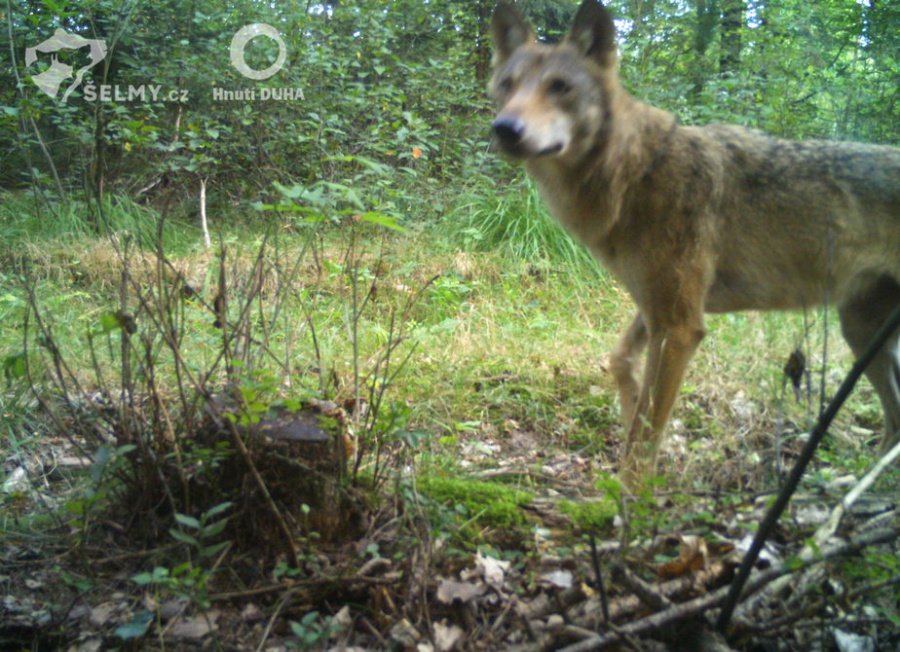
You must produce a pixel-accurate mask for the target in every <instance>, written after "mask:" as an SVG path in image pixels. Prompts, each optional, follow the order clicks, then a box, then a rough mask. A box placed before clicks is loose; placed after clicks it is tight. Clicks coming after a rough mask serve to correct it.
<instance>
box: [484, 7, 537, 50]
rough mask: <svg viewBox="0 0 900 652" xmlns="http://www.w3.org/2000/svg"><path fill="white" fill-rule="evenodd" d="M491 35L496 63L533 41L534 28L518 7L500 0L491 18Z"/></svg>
mask: <svg viewBox="0 0 900 652" xmlns="http://www.w3.org/2000/svg"><path fill="white" fill-rule="evenodd" d="M491 37H492V38H493V40H494V64H497V63H500V62H501V61H505V60H506V59H508V58H509V55H511V54H512V53H513V52H515V51H516V50H517V49H518V48H520V47H521V46H523V45H525V44H526V43H530V42H532V41H534V30H533V29H531V25H529V24H528V21H527V20H525V17H524V16H522V14H521V13H519V10H518V9H516V8H515V7H514V6H512V5H511V4H509V3H508V2H503V1H502V0H501V2H500V3H498V4H497V8H496V9H494V15H493V17H492V18H491Z"/></svg>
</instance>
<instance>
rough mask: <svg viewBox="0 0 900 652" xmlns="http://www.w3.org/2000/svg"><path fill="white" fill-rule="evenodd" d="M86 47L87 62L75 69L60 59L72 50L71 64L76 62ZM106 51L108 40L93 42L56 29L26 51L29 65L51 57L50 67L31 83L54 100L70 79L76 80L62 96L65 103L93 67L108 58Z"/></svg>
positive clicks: (26, 59)
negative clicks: (47, 55)
mask: <svg viewBox="0 0 900 652" xmlns="http://www.w3.org/2000/svg"><path fill="white" fill-rule="evenodd" d="M85 48H87V51H86V57H87V63H86V64H85V65H82V66H79V67H77V68H76V66H75V65H70V64H69V63H66V62H64V61H61V60H60V57H59V53H60V52H62V51H66V50H71V51H72V52H71V54H70V56H68V57H66V58H67V59H68V60H69V61H75V60H77V59H79V57H81V56H82V54H81V52H79V51H81V50H84V49H85ZM106 53H107V48H106V41H103V40H101V39H90V38H85V37H83V36H80V35H78V34H71V33H69V32H67V31H66V30H64V29H57V30H56V31H55V32H53V36H51V37H50V38H48V39H47V40H45V41H42V42H41V43H38V44H37V45H35V46H34V47H30V48H26V49H25V65H27V66H30V65H32V64H34V63H35V62H37V61H39V60H41V59H43V58H44V57H42V56H41V55H46V54H49V55H50V65H49V67H48V68H47V69H46V70H44V71H43V72H41V73H39V74H37V75H32V76H31V80H32V81H33V82H34V83H35V84H36V85H37V87H38V88H40V89H41V90H42V91H43V92H44V93H46V94H47V95H49V96H50V97H53V98H55V97H56V96H57V95H59V91H60V87H61V86H62V85H63V84H64V83H65V81H66V80H67V79H73V81H72V82H71V83H70V84H69V86H68V87H67V88H66V90H65V92H64V93H63V96H62V102H63V103H65V102H66V101H67V100H68V99H69V95H71V94H72V92H73V91H74V90H76V89H77V88H78V87H79V86H81V82H82V81H83V79H84V75H85V73H86V72H87V71H88V70H90V69H91V68H94V67H95V66H96V65H97V64H99V63H100V62H101V61H103V59H104V58H106Z"/></svg>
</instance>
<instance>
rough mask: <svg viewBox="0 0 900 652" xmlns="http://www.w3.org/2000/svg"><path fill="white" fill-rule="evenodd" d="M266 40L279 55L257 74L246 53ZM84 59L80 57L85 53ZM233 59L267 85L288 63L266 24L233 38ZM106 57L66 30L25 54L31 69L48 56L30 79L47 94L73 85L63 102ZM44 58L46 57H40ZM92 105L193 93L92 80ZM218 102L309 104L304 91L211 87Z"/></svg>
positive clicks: (100, 45) (100, 43)
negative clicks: (45, 64) (79, 62)
mask: <svg viewBox="0 0 900 652" xmlns="http://www.w3.org/2000/svg"><path fill="white" fill-rule="evenodd" d="M260 37H262V38H268V39H271V40H273V41H275V44H276V45H277V46H278V55H277V57H276V58H275V61H274V62H273V63H272V65H270V66H269V67H268V68H265V69H263V70H256V69H254V68H251V67H250V66H249V65H248V64H247V60H246V57H245V50H246V48H247V45H248V44H249V43H250V42H251V41H253V40H254V39H256V38H260ZM63 50H67V51H71V52H69V53H68V54H69V56H68V57H67V60H68V61H69V62H70V63H65V62H64V61H60V60H59V56H58V53H59V52H60V51H63ZM81 51H83V52H84V54H82V52H81ZM228 53H229V59H230V61H231V64H232V65H233V66H234V67H235V69H236V70H237V71H238V72H239V73H240V74H241V75H243V76H244V77H246V78H247V79H252V80H253V81H264V80H266V79H269V78H271V77H273V76H275V75H276V74H278V73H279V72H280V71H281V69H282V68H283V67H284V65H285V63H286V62H287V55H288V50H287V46H286V45H285V43H284V39H283V38H282V35H281V33H280V32H279V31H278V30H277V29H275V28H274V27H272V26H271V25H269V24H267V23H251V24H249V25H245V26H244V27H242V28H241V29H239V30H238V31H237V32H236V33H235V35H234V36H233V37H232V39H231V44H230V46H229V48H228ZM107 54H108V48H107V45H106V41H104V40H102V39H89V38H85V37H83V36H80V35H78V34H71V33H69V32H67V31H65V30H64V29H57V30H56V31H55V32H54V33H53V36H51V37H50V38H48V39H46V40H45V41H42V42H41V43H38V44H37V45H35V46H34V47H30V48H26V49H25V65H27V66H31V65H33V64H35V63H37V62H40V61H42V60H46V55H50V63H49V66H48V68H47V69H46V70H44V71H43V72H41V73H39V74H36V75H32V76H31V80H32V81H33V82H34V83H35V85H36V86H37V87H38V88H39V89H40V90H41V91H43V92H44V93H45V94H47V95H48V96H50V97H52V98H56V97H57V95H59V93H60V89H61V87H62V86H63V84H64V83H65V82H66V80H68V79H72V80H73V81H72V82H71V83H70V84H69V85H68V86H67V87H66V90H65V92H64V93H63V95H62V100H61V101H62V103H65V102H66V101H67V100H68V99H69V96H70V95H71V94H72V92H73V91H75V90H77V89H78V88H79V87H81V86H82V82H83V81H84V75H85V74H86V73H87V72H88V71H89V70H91V69H92V68H94V67H96V66H97V65H98V64H99V63H100V62H102V61H103V60H104V59H105V58H106V56H107ZM42 55H43V56H42ZM79 57H80V58H81V59H82V60H84V65H81V66H76V65H71V62H73V61H75V60H77V59H79ZM82 93H83V96H84V99H85V100H86V101H88V102H118V103H124V102H187V101H188V96H189V91H188V90H186V89H169V90H165V89H163V87H162V86H160V85H155V84H138V85H132V84H128V85H124V84H95V83H93V82H91V81H88V82H87V83H85V84H84V87H83V90H82ZM212 99H213V100H214V101H217V102H218V101H222V102H254V101H257V100H261V101H269V100H275V101H295V100H303V99H305V98H304V96H303V90H302V89H300V88H289V87H281V88H258V89H257V88H243V89H237V90H233V89H227V88H221V87H214V88H213V97H212Z"/></svg>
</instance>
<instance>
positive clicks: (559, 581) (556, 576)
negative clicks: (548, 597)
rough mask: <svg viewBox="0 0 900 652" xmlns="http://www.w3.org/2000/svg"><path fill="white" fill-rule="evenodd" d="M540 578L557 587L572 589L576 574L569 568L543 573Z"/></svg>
mask: <svg viewBox="0 0 900 652" xmlns="http://www.w3.org/2000/svg"><path fill="white" fill-rule="evenodd" d="M540 579H541V580H542V581H543V582H545V583H547V584H549V585H550V586H552V587H553V588H556V589H571V588H572V585H573V584H574V583H575V576H574V575H572V573H571V572H569V571H567V570H554V571H550V572H548V573H541V576H540Z"/></svg>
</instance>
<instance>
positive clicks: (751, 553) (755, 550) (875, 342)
mask: <svg viewBox="0 0 900 652" xmlns="http://www.w3.org/2000/svg"><path fill="white" fill-rule="evenodd" d="M898 328H900V305H898V306H897V307H896V308H894V311H893V312H892V313H891V314H890V316H889V317H888V318H887V319H886V320H885V322H884V324H882V325H881V328H879V329H878V332H877V333H876V334H875V335H874V337H873V338H872V342H871V343H870V344H869V346H868V348H867V349H866V350H865V351H864V352H863V354H862V355H861V356H859V358H857V360H856V362H855V363H853V367H852V368H851V369H850V373H848V374H847V377H846V378H844V382H842V383H841V386H840V387H839V388H838V391H837V393H836V394H835V395H834V398H833V399H832V400H831V403H830V404H829V405H828V409H827V410H825V412H823V413H822V416H820V417H819V421H818V422H817V423H816V427H815V428H814V429H813V431H812V432H811V433H810V435H809V439H807V441H806V445H805V446H804V447H803V450H802V451H800V456H799V457H798V458H797V462H796V463H795V464H794V468H793V469H791V474H790V476H789V477H788V479H787V481H786V482H785V484H784V487H782V489H781V491H780V492H779V493H778V497H777V498H776V499H775V503H774V504H773V505H772V507H771V508H770V509H769V511H768V513H767V514H766V516H765V518H764V519H763V521H762V523H761V524H760V526H759V530H757V532H756V536H755V537H754V538H753V543H752V544H750V549H749V550H748V551H747V554H746V555H744V560H743V561H742V562H741V566H740V568H738V572H737V576H736V577H735V578H734V581H733V582H732V583H731V587H730V589H729V592H728V597H727V599H726V600H725V604H724V605H723V606H722V613H721V614H720V615H719V620H718V622H717V623H716V628H717V629H718V630H720V631H722V630H724V629H725V628H726V627H728V622H729V621H730V620H731V615H732V614H733V613H734V608H735V607H736V606H737V603H738V601H739V600H740V597H741V591H742V590H743V588H744V584H745V583H746V582H747V579H748V578H749V577H750V573H751V572H752V570H753V566H754V565H755V564H756V559H757V557H758V556H759V553H760V552H761V551H762V549H763V546H764V545H765V544H766V541H767V540H768V538H769V536H770V535H771V534H772V532H773V531H774V529H775V525H776V524H777V523H778V519H779V518H780V517H781V514H782V513H783V512H784V510H785V508H786V507H787V505H788V503H789V502H790V500H791V496H793V494H794V491H796V489H797V486H798V485H799V484H800V479H801V478H802V477H803V473H804V472H805V471H806V467H807V465H808V464H809V462H810V461H811V460H812V457H813V455H814V454H815V452H816V448H817V447H818V446H819V442H821V441H822V438H823V437H824V436H825V433H826V432H828V427H829V426H830V425H831V422H832V421H833V420H834V417H835V416H837V413H838V412H839V411H840V409H841V407H842V406H843V405H844V401H846V400H847V397H848V396H850V392H852V391H853V388H854V387H855V386H856V382H857V381H858V380H859V378H860V376H862V374H863V372H864V371H865V370H866V367H868V366H869V363H870V362H871V361H872V359H873V358H874V357H875V356H876V355H877V354H878V352H879V351H880V350H881V347H882V346H884V344H885V342H887V340H888V338H890V337H891V336H892V335H893V334H894V332H895V331H896V330H897V329H898Z"/></svg>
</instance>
